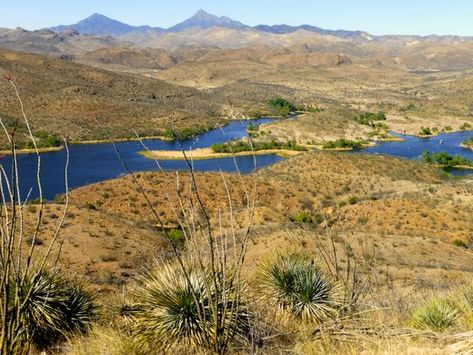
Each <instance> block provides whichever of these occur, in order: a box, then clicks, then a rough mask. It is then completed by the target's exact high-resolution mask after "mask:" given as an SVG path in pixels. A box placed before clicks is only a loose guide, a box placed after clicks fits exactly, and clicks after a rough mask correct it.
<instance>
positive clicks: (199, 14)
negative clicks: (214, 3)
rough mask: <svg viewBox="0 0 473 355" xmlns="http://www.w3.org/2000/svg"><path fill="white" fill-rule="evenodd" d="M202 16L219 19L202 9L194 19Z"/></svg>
mask: <svg viewBox="0 0 473 355" xmlns="http://www.w3.org/2000/svg"><path fill="white" fill-rule="evenodd" d="M202 16H212V17H217V16H215V15H212V14H210V13H208V12H207V11H205V10H204V9H200V10H199V11H197V12H196V13H195V14H194V16H192V17H202Z"/></svg>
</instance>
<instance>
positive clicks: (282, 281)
mask: <svg viewBox="0 0 473 355" xmlns="http://www.w3.org/2000/svg"><path fill="white" fill-rule="evenodd" d="M259 279H260V288H261V291H262V292H263V294H264V295H265V297H266V298H265V299H269V300H270V301H271V302H272V303H273V304H275V305H276V306H277V307H278V308H279V310H280V311H282V312H283V313H286V314H287V313H289V314H290V315H292V316H295V317H297V318H300V319H302V320H304V321H314V322H323V321H324V320H326V319H327V318H330V317H333V316H335V315H337V313H338V310H339V309H340V308H341V306H342V305H343V292H341V287H340V285H339V284H338V283H337V282H335V281H333V280H332V279H331V278H330V276H328V275H327V274H325V273H324V272H323V271H322V270H321V269H320V267H318V266H317V264H316V262H315V261H314V260H313V259H312V258H311V257H310V256H309V255H308V254H305V253H289V254H276V255H275V256H274V257H272V258H270V259H269V260H268V261H266V262H264V263H263V264H262V265H261V266H260V269H259Z"/></svg>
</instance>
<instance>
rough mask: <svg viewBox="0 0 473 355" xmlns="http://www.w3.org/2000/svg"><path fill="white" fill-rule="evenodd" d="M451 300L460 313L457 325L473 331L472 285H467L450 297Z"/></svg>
mask: <svg viewBox="0 0 473 355" xmlns="http://www.w3.org/2000/svg"><path fill="white" fill-rule="evenodd" d="M450 298H451V300H452V302H453V303H454V304H455V306H456V307H457V308H458V310H459V311H460V317H459V318H460V319H459V323H461V324H462V325H463V326H464V327H465V328H467V329H469V330H472V329H473V283H471V282H470V283H468V284H466V285H464V286H462V287H460V288H459V289H458V290H456V291H454V292H453V293H452V295H451V297H450Z"/></svg>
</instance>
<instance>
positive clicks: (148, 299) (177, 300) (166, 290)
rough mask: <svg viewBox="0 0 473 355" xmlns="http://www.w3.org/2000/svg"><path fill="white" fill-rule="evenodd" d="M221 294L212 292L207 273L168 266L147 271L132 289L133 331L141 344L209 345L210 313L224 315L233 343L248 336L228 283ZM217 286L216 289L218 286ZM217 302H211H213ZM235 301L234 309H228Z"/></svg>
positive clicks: (241, 308)
mask: <svg viewBox="0 0 473 355" xmlns="http://www.w3.org/2000/svg"><path fill="white" fill-rule="evenodd" d="M225 288H226V292H225V294H219V295H216V294H215V293H216V289H215V287H214V283H213V280H212V279H211V275H210V273H202V272H199V271H194V272H191V273H190V274H188V275H184V273H183V272H182V271H181V270H180V269H177V270H174V269H173V268H171V267H169V266H164V267H161V268H159V269H158V270H157V271H154V272H149V273H148V274H147V275H146V276H145V277H144V278H143V280H142V281H141V285H140V286H139V287H138V289H137V290H136V297H137V300H138V302H139V304H140V306H139V307H138V311H136V312H135V315H136V330H137V331H136V334H137V337H138V339H139V341H140V343H141V344H142V345H143V346H144V347H149V346H151V347H153V348H161V349H169V348H171V347H173V346H179V345H180V346H184V347H186V348H187V349H188V347H195V348H210V347H212V345H213V344H208V340H209V339H211V338H212V336H211V335H212V333H213V332H214V330H215V319H214V313H213V312H212V310H211V307H214V306H216V307H217V308H218V313H219V314H220V315H221V316H222V317H223V318H225V319H224V321H222V323H223V324H225V326H226V327H228V329H225V331H227V332H228V333H229V337H230V339H231V340H232V342H233V343H237V342H238V341H239V340H241V339H243V338H245V337H248V334H249V331H250V326H249V316H248V312H247V307H246V306H245V305H244V303H243V302H242V301H241V300H238V299H237V294H236V293H235V292H234V289H233V288H232V286H231V284H228V285H227V287H225ZM219 289H220V288H219ZM217 292H220V291H217ZM216 300H217V302H218V304H216V305H215V304H214V303H215V302H216ZM237 304H238V310H237V312H235V311H231V310H234V309H235V306H237Z"/></svg>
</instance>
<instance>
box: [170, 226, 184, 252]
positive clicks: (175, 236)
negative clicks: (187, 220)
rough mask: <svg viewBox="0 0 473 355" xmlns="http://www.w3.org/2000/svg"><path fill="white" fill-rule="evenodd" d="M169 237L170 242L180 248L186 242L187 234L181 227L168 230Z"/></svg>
mask: <svg viewBox="0 0 473 355" xmlns="http://www.w3.org/2000/svg"><path fill="white" fill-rule="evenodd" d="M168 237H169V239H170V242H171V243H172V244H173V245H174V246H175V247H176V248H178V249H182V248H183V247H184V244H185V242H186V236H185V234H184V232H183V231H182V230H180V229H171V230H170V231H169V232H168Z"/></svg>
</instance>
